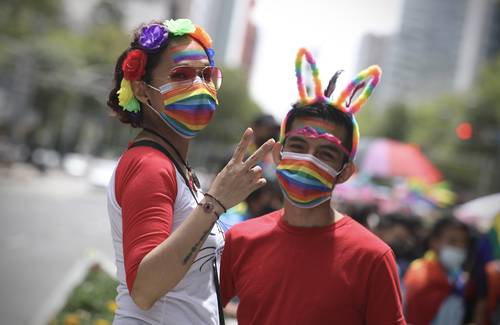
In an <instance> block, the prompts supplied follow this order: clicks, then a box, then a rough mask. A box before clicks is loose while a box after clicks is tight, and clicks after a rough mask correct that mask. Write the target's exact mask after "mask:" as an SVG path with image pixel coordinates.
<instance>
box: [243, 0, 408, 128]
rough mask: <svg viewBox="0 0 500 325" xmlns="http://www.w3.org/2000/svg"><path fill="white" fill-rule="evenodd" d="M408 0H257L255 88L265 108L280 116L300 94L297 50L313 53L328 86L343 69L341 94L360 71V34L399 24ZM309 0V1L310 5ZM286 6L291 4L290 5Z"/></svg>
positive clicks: (252, 83) (393, 28) (391, 29)
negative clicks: (296, 72)
mask: <svg viewBox="0 0 500 325" xmlns="http://www.w3.org/2000/svg"><path fill="white" fill-rule="evenodd" d="M402 2H403V0H307V1H303V0H302V1H300V0H288V1H287V0H272V1H269V0H257V1H256V6H255V8H254V12H253V13H252V19H253V21H254V23H255V24H256V26H257V34H258V41H257V46H256V53H255V57H254V65H253V67H252V71H251V79H250V93H251V95H252V97H253V98H254V100H255V101H256V102H257V103H258V104H259V105H260V106H261V107H262V108H263V110H264V111H265V112H268V113H270V114H272V115H274V116H275V117H276V118H277V119H279V120H281V119H282V118H283V117H284V116H285V115H286V113H287V111H288V110H289V109H290V104H292V103H293V102H295V101H296V100H297V98H298V92H297V87H296V79H295V71H294V69H295V67H294V62H295V55H296V53H297V50H298V49H299V48H300V47H306V48H308V49H309V50H310V51H311V52H312V53H313V55H314V57H315V59H316V63H317V65H318V68H319V71H320V77H321V81H322V83H323V87H324V86H325V85H326V83H327V82H328V80H329V78H330V77H331V76H332V75H333V73H335V71H337V70H339V69H343V70H344V73H343V74H342V75H341V77H340V79H339V81H338V85H337V89H336V91H335V93H336V94H338V93H339V92H340V90H341V89H342V86H345V85H346V84H347V83H348V82H349V81H350V80H351V78H353V77H354V76H355V74H356V73H357V72H358V71H356V69H357V66H356V65H357V58H358V49H359V47H360V40H361V37H362V36H363V35H364V34H366V33H374V34H379V35H385V34H393V33H395V32H396V31H397V30H398V29H399V24H400V11H401V6H402ZM306 4H307V5H306ZM285 8H286V9H285Z"/></svg>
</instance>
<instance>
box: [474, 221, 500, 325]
mask: <svg viewBox="0 0 500 325" xmlns="http://www.w3.org/2000/svg"><path fill="white" fill-rule="evenodd" d="M473 279H474V281H475V284H476V295H477V299H478V300H477V303H476V308H475V312H474V313H475V315H474V321H475V323H476V324H477V325H490V324H500V213H499V214H497V215H496V216H495V218H494V219H493V223H492V226H491V227H490V229H489V230H488V231H487V232H486V234H484V235H483V236H482V237H481V238H480V239H479V240H478V243H477V245H476V248H475V251H474V265H473Z"/></svg>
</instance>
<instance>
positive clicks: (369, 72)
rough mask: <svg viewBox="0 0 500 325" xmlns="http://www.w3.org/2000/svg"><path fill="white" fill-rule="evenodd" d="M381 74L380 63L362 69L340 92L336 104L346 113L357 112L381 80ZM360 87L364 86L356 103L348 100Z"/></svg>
mask: <svg viewBox="0 0 500 325" xmlns="http://www.w3.org/2000/svg"><path fill="white" fill-rule="evenodd" d="M381 75H382V70H381V69H380V67H379V66H378V65H372V66H370V67H368V68H367V69H365V70H363V71H361V72H360V73H359V74H358V75H357V76H356V78H354V79H353V80H352V81H351V82H350V83H349V84H348V85H347V87H345V89H344V90H343V91H342V92H341V93H340V96H339V97H338V98H337V100H336V101H335V103H334V105H335V106H336V107H338V108H339V109H341V110H343V111H344V112H346V113H350V114H356V113H357V112H358V111H359V109H360V108H361V106H363V105H364V104H365V103H366V101H367V100H368V97H370V95H371V94H372V92H373V89H374V88H375V86H377V84H378V82H379V81H380V76H381ZM360 88H363V92H362V93H361V95H359V97H358V99H356V101H355V102H354V103H349V102H348V101H350V100H351V99H352V97H353V96H354V95H355V94H356V92H357V91H358V90H359V89H360Z"/></svg>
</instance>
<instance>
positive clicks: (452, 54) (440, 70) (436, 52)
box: [379, 0, 470, 102]
mask: <svg viewBox="0 0 500 325" xmlns="http://www.w3.org/2000/svg"><path fill="white" fill-rule="evenodd" d="M469 1H470V0H439V1H435V0H419V1H412V0H407V1H405V3H404V5H403V11H402V19H401V22H402V24H401V29H400V31H399V33H398V34H396V35H395V37H394V42H392V45H391V46H390V48H389V53H388V57H387V61H386V62H385V65H386V67H385V70H384V81H383V83H384V84H383V87H380V89H379V98H380V99H381V100H382V101H383V102H391V101H411V102H415V101H425V100H427V99H430V98H432V97H435V96H437V95H440V94H443V93H445V92H448V91H451V90H452V89H453V88H454V79H455V72H456V70H457V66H458V63H459V52H460V51H459V50H460V47H461V44H462V35H463V30H464V26H465V20H466V12H467V8H468V7H467V5H468V2H469Z"/></svg>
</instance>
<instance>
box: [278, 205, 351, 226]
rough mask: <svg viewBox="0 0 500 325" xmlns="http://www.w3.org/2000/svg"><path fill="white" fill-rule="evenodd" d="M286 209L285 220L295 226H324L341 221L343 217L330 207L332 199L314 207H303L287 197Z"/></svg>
mask: <svg viewBox="0 0 500 325" xmlns="http://www.w3.org/2000/svg"><path fill="white" fill-rule="evenodd" d="M284 210H285V212H284V214H283V220H284V221H286V223H288V224H289V225H291V226H295V227H305V228H310V227H324V226H328V225H331V224H333V223H335V222H337V221H339V220H340V219H342V217H343V215H342V214H340V213H339V212H337V211H336V210H334V209H332V208H331V207H330V200H328V201H326V202H325V203H322V204H320V205H318V206H317V207H314V208H309V209H301V208H297V207H296V206H294V205H292V204H291V203H290V202H289V201H288V200H287V199H285V202H284Z"/></svg>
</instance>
